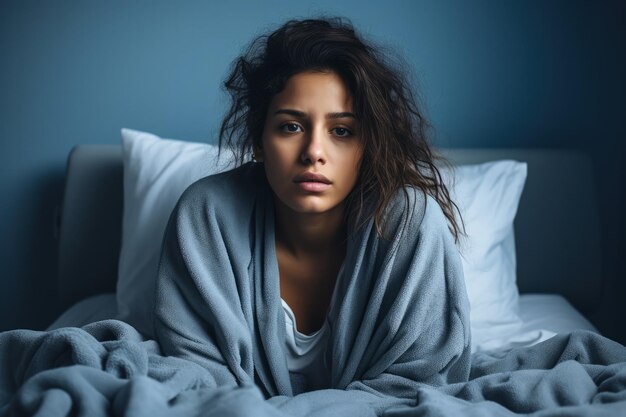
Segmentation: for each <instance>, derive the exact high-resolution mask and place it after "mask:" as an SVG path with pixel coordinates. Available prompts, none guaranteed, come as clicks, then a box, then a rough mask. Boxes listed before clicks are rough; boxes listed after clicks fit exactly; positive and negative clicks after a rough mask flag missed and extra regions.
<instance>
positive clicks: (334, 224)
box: [273, 195, 347, 258]
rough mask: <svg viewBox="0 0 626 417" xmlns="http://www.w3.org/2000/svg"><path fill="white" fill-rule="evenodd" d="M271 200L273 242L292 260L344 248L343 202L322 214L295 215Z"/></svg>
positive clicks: (277, 199)
mask: <svg viewBox="0 0 626 417" xmlns="http://www.w3.org/2000/svg"><path fill="white" fill-rule="evenodd" d="M273 197H274V208H275V209H274V210H275V217H274V219H275V221H274V224H275V234H276V241H277V243H279V244H280V245H282V247H283V248H284V249H285V250H287V251H289V252H290V253H291V254H292V255H293V256H294V257H295V258H305V257H310V256H315V255H324V254H328V253H332V252H333V251H335V250H337V248H339V247H341V246H342V245H345V241H346V236H347V233H346V231H347V228H346V225H345V222H344V219H343V210H344V204H343V203H342V204H340V205H338V206H337V207H335V208H333V209H332V210H330V211H327V212H325V213H319V214H310V213H298V212H295V211H293V210H292V209H291V208H290V207H288V206H286V205H285V204H284V203H283V202H282V201H280V199H279V198H277V197H276V195H274V196H273Z"/></svg>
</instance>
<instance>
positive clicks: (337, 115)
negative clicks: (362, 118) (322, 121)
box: [274, 109, 356, 120]
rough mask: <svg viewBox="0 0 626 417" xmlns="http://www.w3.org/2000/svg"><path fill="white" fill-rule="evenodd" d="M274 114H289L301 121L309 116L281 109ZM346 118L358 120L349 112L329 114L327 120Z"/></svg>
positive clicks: (296, 111) (298, 111) (297, 111)
mask: <svg viewBox="0 0 626 417" xmlns="http://www.w3.org/2000/svg"><path fill="white" fill-rule="evenodd" d="M274 114H288V115H290V116H295V117H299V118H301V119H308V116H307V114H306V113H305V112H302V111H300V110H294V109H279V110H276V111H275V112H274ZM346 117H350V118H352V119H355V120H356V116H355V114H354V113H351V112H349V111H343V112H336V113H327V114H326V118H327V119H343V118H346Z"/></svg>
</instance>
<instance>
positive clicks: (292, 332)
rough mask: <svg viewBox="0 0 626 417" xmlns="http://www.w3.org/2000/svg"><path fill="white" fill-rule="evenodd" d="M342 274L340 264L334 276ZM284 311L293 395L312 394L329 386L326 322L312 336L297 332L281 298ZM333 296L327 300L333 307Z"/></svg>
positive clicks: (327, 326)
mask: <svg viewBox="0 0 626 417" xmlns="http://www.w3.org/2000/svg"><path fill="white" fill-rule="evenodd" d="M342 272H343V265H342V266H341V268H340V270H339V274H338V275H337V277H339V276H340V275H341V273H342ZM280 300H281V302H282V304H283V309H284V310H285V326H286V329H285V330H286V335H287V340H286V344H287V368H288V369H289V373H290V376H291V382H292V386H293V389H294V395H295V394H298V393H300V392H303V391H312V390H316V389H321V388H325V387H328V386H329V379H330V372H329V370H328V366H327V364H326V361H325V358H324V355H323V349H324V346H325V344H326V343H325V342H326V340H327V338H328V336H329V333H330V330H329V324H328V319H326V320H325V321H324V324H323V325H322V327H321V328H320V329H319V330H318V331H316V332H315V333H313V334H310V335H306V334H304V333H300V332H299V331H298V329H297V327H296V317H295V314H293V310H291V307H289V304H287V302H286V301H285V300H283V299H282V297H281V299H280ZM334 302H335V294H334V293H333V296H332V298H331V301H330V307H329V309H330V308H332V306H333V305H334Z"/></svg>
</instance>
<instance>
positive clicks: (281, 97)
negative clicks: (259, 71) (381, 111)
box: [255, 72, 363, 214]
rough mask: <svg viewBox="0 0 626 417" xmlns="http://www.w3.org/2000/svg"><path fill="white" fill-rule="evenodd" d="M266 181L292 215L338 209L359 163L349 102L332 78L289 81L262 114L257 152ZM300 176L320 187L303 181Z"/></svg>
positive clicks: (306, 76)
mask: <svg viewBox="0 0 626 417" xmlns="http://www.w3.org/2000/svg"><path fill="white" fill-rule="evenodd" d="M255 153H256V155H257V160H259V161H263V162H264V165H265V172H266V174H267V179H268V181H269V183H270V185H271V187H272V189H273V190H274V193H275V194H276V196H277V197H278V199H280V202H282V203H283V204H284V205H286V206H288V207H289V208H291V209H292V210H294V211H296V212H298V213H309V214H315V213H324V212H327V211H330V210H332V209H334V208H336V207H343V204H342V203H343V201H344V199H345V198H346V196H347V195H348V193H350V191H351V190H352V188H353V187H354V185H355V183H356V181H357V178H358V171H359V164H360V161H361V158H362V154H363V152H362V146H361V141H360V138H359V126H358V123H357V120H356V117H355V115H354V114H353V109H352V97H351V95H350V92H349V90H348V88H347V87H346V85H345V84H344V82H343V80H342V79H341V78H340V77H339V76H338V75H337V74H335V73H333V72H324V73H320V72H302V73H298V74H296V75H293V76H292V77H291V78H289V80H288V81H287V83H286V85H285V88H284V89H283V90H282V91H281V92H280V93H278V94H276V95H275V96H274V97H273V99H272V101H271V102H270V106H269V109H268V112H267V116H266V119H265V127H264V130H263V149H262V150H259V149H257V150H256V151H255ZM306 173H314V174H320V175H323V176H324V177H325V179H324V180H323V181H324V182H311V181H304V180H306V179H307V178H303V177H302V175H303V174H306Z"/></svg>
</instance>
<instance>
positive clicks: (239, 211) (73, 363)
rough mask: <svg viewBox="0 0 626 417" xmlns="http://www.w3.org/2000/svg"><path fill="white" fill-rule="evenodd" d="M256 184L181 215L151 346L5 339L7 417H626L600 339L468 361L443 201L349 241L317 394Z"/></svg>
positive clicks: (461, 296)
mask: <svg viewBox="0 0 626 417" xmlns="http://www.w3.org/2000/svg"><path fill="white" fill-rule="evenodd" d="M259 169H260V168H259V167H258V164H246V165H243V166H242V167H239V168H237V169H235V170H231V171H228V172H226V173H221V174H218V175H216V176H211V177H207V178H204V179H202V180H200V181H198V182H196V183H194V184H193V185H192V186H191V187H189V188H188V189H187V190H186V191H185V193H184V194H183V196H182V197H181V199H180V200H179V202H178V204H177V206H176V208H175V209H174V211H173V213H172V215H171V217H170V220H169V223H168V226H167V229H166V234H165V239H164V242H163V250H162V257H161V264H160V267H159V274H158V279H157V285H156V292H155V294H154V297H155V310H154V315H153V316H154V322H153V329H154V332H155V333H154V334H155V336H156V337H155V338H154V339H150V338H147V337H146V336H144V335H143V334H141V333H140V332H138V331H137V330H136V329H135V328H134V327H132V326H131V325H130V324H128V323H125V322H122V321H119V320H103V321H98V322H95V323H91V324H88V325H85V326H83V327H82V328H76V327H64V328H60V329H56V330H52V331H48V332H45V331H33V330H26V329H17V330H10V331H6V332H3V333H0V415H2V416H4V415H7V416H22V415H41V416H75V415H78V416H105V415H119V416H150V417H158V416H213V415H215V416H218V415H219V416H223V415H225V416H355V415H357V416H374V415H385V416H454V415H463V416H474V415H475V416H511V415H517V414H532V415H537V416H557V415H558V416H560V415H574V416H583V415H584V416H589V415H591V416H595V415H598V416H599V415H610V416H618V415H626V347H624V346H622V345H620V344H619V343H616V342H614V341H611V340H609V339H607V338H604V337H602V336H600V335H598V334H596V333H593V332H588V331H578V332H573V333H571V334H562V335H557V336H555V337H554V338H552V339H549V340H547V341H544V342H541V343H539V344H537V345H534V346H532V347H526V348H517V349H513V350H511V351H508V352H504V351H501V352H492V353H476V354H474V355H471V354H470V337H471V335H470V334H469V320H468V317H469V316H468V314H469V305H468V301H467V295H466V292H465V287H464V282H463V272H462V267H461V262H460V256H459V253H458V251H457V248H456V246H455V244H454V241H453V238H452V235H451V234H450V233H449V231H448V230H447V223H446V219H445V217H444V215H443V212H442V211H441V209H440V208H439V206H438V205H437V203H436V202H435V200H434V199H433V198H432V197H430V196H426V195H424V194H422V193H421V192H420V191H418V190H416V189H412V188H407V189H405V190H401V191H400V192H398V194H397V196H395V197H396V198H394V200H393V202H392V204H391V205H390V206H389V209H388V211H387V212H386V218H387V219H388V222H387V223H385V225H384V231H385V233H386V236H388V237H389V239H388V240H382V239H380V238H379V237H378V236H377V235H376V232H375V230H374V229H373V227H372V223H371V222H370V223H369V224H368V225H367V226H366V227H364V228H362V229H359V231H358V232H357V233H355V234H353V235H351V236H350V237H349V240H348V245H347V254H346V258H345V260H344V265H343V266H344V268H342V270H343V271H344V273H343V274H340V275H339V276H338V277H337V282H336V285H335V292H336V295H337V300H338V302H336V303H334V304H333V308H332V309H331V310H330V311H329V312H328V316H327V320H328V323H329V325H330V337H329V338H328V342H327V345H326V346H325V349H324V363H325V364H326V366H327V367H328V369H329V370H330V375H329V380H328V381H327V387H326V388H323V389H319V390H309V389H308V388H309V387H308V386H307V384H306V378H304V379H303V378H300V377H298V378H294V376H293V375H291V373H290V372H289V370H288V366H287V363H286V359H285V354H284V349H285V345H284V340H285V339H284V338H285V323H284V315H283V312H282V307H281V303H280V286H279V274H278V265H277V261H276V255H275V248H274V239H275V236H274V218H273V215H272V213H273V206H272V204H273V202H272V199H271V198H269V196H271V190H270V189H269V188H268V187H269V185H268V184H267V181H266V180H265V177H264V175H262V172H260V171H259ZM405 197H407V198H406V199H405ZM407 202H408V205H407V204H406V203H407ZM147 296H150V295H147Z"/></svg>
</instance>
